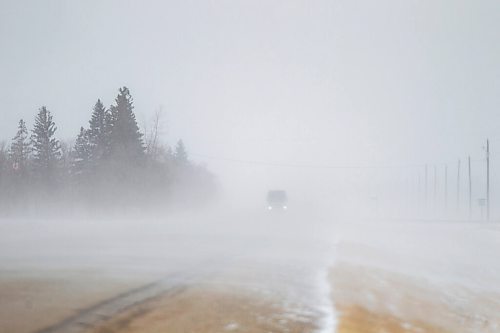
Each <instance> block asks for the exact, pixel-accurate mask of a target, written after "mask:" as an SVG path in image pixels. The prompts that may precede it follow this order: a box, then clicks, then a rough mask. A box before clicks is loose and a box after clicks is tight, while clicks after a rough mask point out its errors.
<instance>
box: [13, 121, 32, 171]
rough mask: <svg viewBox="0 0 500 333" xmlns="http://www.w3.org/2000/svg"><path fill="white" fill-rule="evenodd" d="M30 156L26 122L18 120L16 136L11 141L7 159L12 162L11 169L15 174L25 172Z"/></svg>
mask: <svg viewBox="0 0 500 333" xmlns="http://www.w3.org/2000/svg"><path fill="white" fill-rule="evenodd" d="M29 154H30V141H29V138H28V129H27V128H26V122H25V121H24V120H22V119H21V120H19V125H18V130H17V133H16V136H15V137H14V138H13V139H12V144H11V145H10V151H9V157H10V160H11V162H12V168H13V169H14V171H15V172H16V173H19V174H24V173H25V172H26V170H27V164H28V158H29Z"/></svg>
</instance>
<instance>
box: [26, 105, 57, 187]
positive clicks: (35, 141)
mask: <svg viewBox="0 0 500 333" xmlns="http://www.w3.org/2000/svg"><path fill="white" fill-rule="evenodd" d="M56 130H57V127H56V125H55V123H54V121H53V120H52V115H51V114H50V111H49V110H47V108H46V107H45V106H42V107H41V108H40V109H39V112H38V114H37V116H36V118H35V126H34V128H33V131H32V135H31V141H32V145H33V165H34V171H35V173H36V174H37V175H38V176H39V177H40V179H41V180H43V181H45V182H47V183H50V182H52V181H53V180H54V177H55V171H56V168H57V164H58V162H59V158H60V156H61V147H60V144H59V140H57V139H56V138H55V137H54V134H55V132H56Z"/></svg>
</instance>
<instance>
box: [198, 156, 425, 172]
mask: <svg viewBox="0 0 500 333" xmlns="http://www.w3.org/2000/svg"><path fill="white" fill-rule="evenodd" d="M191 156H194V157H199V158H202V159H207V160H215V161H223V162H230V163H239V164H248V165H262V166H270V167H284V168H309V169H414V168H422V167H424V166H425V164H403V165H328V164H299V163H285V162H272V161H262V160H245V159H236V158H227V157H220V156H211V155H203V154H191Z"/></svg>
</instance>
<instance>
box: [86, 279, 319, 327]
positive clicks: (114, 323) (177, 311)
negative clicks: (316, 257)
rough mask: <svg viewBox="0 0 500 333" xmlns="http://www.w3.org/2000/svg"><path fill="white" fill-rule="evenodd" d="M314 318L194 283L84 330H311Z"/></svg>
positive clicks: (267, 301)
mask: <svg viewBox="0 0 500 333" xmlns="http://www.w3.org/2000/svg"><path fill="white" fill-rule="evenodd" d="M312 321H313V319H312V318H307V317H292V318H291V317H290V316H288V315H287V313H286V309H284V308H283V307H282V305H281V304H280V303H279V302H275V300H273V299H270V298H262V297H256V296H254V295H252V294H250V293H248V292H243V291H242V290H236V289H230V288H224V287H221V286H218V287H214V286H210V287H206V286H194V287H190V288H188V289H186V290H184V291H183V292H181V293H177V294H175V295H173V296H166V297H158V298H157V299H154V300H152V301H150V302H146V303H144V304H142V305H140V306H138V307H136V308H134V309H131V310H129V311H126V312H124V313H122V314H120V315H118V316H117V317H116V318H113V319H111V320H109V321H108V322H106V323H104V324H102V325H100V326H98V327H97V328H93V329H91V330H89V331H88V332H87V333H116V332H120V333H192V332H196V333H220V332H245V333H267V332H288V333H308V332H314V329H315V326H314V325H313V324H312Z"/></svg>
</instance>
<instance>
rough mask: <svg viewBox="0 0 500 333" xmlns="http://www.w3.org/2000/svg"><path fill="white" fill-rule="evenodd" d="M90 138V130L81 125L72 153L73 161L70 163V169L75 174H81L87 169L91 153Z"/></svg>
mask: <svg viewBox="0 0 500 333" xmlns="http://www.w3.org/2000/svg"><path fill="white" fill-rule="evenodd" d="M90 138H91V136H90V130H86V129H84V128H83V127H81V128H80V133H79V134H78V137H77V138H76V141H75V147H74V148H73V153H72V158H73V161H72V164H71V171H72V174H73V175H75V176H81V175H83V174H85V173H86V172H88V171H89V166H90V159H91V155H92V146H91V144H90Z"/></svg>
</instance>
